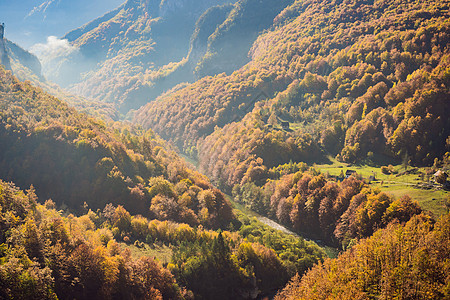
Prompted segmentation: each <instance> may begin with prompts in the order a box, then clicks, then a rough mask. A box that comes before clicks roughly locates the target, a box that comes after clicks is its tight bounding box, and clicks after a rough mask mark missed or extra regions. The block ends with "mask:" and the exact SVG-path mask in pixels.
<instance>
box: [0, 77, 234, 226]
mask: <svg viewBox="0 0 450 300" xmlns="http://www.w3.org/2000/svg"><path fill="white" fill-rule="evenodd" d="M0 111H1V114H0V178H4V179H5V180H10V181H13V182H15V183H16V184H18V185H19V186H21V187H28V186H30V185H31V184H33V185H34V186H35V187H36V193H37V195H38V196H39V197H42V198H43V199H49V198H51V199H53V201H55V202H56V203H57V204H58V205H63V206H64V205H65V206H68V207H69V208H70V209H73V210H75V211H79V210H80V209H82V207H83V203H86V205H89V207H92V208H93V209H102V208H103V207H105V205H106V204H108V203H112V204H114V205H119V204H120V205H123V206H124V207H126V208H127V209H128V210H129V211H130V212H132V213H134V214H137V213H139V214H141V215H144V216H149V217H158V218H161V219H170V220H176V221H180V222H186V223H188V224H192V225H198V224H203V225H204V226H208V227H212V228H218V227H224V226H228V225H229V223H230V222H234V220H235V218H234V216H233V214H232V211H231V207H230V204H229V202H228V201H227V200H226V199H225V196H224V195H223V194H222V193H221V192H220V191H219V190H217V189H215V188H213V186H212V185H211V184H210V183H209V181H208V180H207V179H206V178H205V177H204V176H203V175H201V174H199V173H198V172H195V171H192V170H190V169H189V168H188V167H187V166H186V165H185V163H184V162H183V161H182V160H181V158H179V157H178V156H177V155H176V154H175V153H174V152H173V151H172V150H170V147H168V146H166V145H165V143H164V142H163V141H162V140H160V139H159V138H158V137H157V136H155V135H154V134H153V133H152V132H151V131H147V132H136V134H134V133H133V132H134V130H133V128H130V127H127V126H121V125H119V124H116V125H115V126H114V125H113V123H111V127H112V128H111V129H107V126H106V124H105V123H104V122H103V121H99V120H96V119H93V118H92V117H89V116H87V115H85V114H80V113H78V112H77V111H76V110H75V109H74V108H71V107H69V106H68V105H67V104H66V103H64V102H62V101H60V100H58V99H56V98H54V97H53V96H50V95H49V94H47V93H45V92H43V91H42V90H41V89H40V88H35V87H33V86H32V85H31V84H30V82H20V81H19V80H18V79H17V78H16V77H14V76H12V75H11V73H10V72H7V71H4V69H3V68H1V69H0ZM108 127H109V126H108ZM165 149H167V150H165ZM181 199H184V200H185V201H182V200H181ZM187 199H189V201H187ZM178 201H180V202H178Z"/></svg>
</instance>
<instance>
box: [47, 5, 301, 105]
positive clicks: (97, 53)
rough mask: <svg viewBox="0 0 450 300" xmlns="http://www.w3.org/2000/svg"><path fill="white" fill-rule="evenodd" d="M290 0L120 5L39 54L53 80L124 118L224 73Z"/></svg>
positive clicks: (241, 60)
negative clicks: (177, 87) (168, 94)
mask: <svg viewBox="0 0 450 300" xmlns="http://www.w3.org/2000/svg"><path fill="white" fill-rule="evenodd" d="M292 3H293V0H283V1H273V0H264V1H260V0H239V1H235V0H205V1H201V2H199V1H192V0H169V1H156V0H152V1H131V0H129V1H127V2H125V3H124V4H123V5H122V6H120V7H119V8H117V9H116V10H114V11H112V12H110V13H108V14H106V15H104V16H103V17H100V18H98V19H96V20H94V21H92V22H90V23H88V24H86V25H84V26H83V27H81V28H78V29H75V30H73V31H72V32H69V33H68V34H67V35H66V36H65V37H64V38H63V39H67V40H68V42H69V43H70V44H68V45H66V46H65V47H64V48H62V49H60V50H61V51H59V52H55V51H50V52H49V53H44V55H43V56H42V60H43V65H44V73H45V75H46V76H47V77H48V78H49V79H50V80H52V81H55V82H57V83H58V84H60V85H62V86H65V87H68V88H70V91H72V92H74V93H76V94H78V95H82V96H84V97H86V98H88V99H92V100H96V101H102V102H111V103H114V104H115V105H117V107H118V109H120V111H121V112H122V113H124V114H126V113H127V112H128V111H129V110H130V109H137V108H139V107H140V106H141V105H144V104H146V103H147V102H150V101H152V100H154V99H155V98H156V97H157V96H159V95H160V94H161V93H163V92H165V91H167V90H169V89H171V88H172V87H174V86H175V85H177V84H179V83H182V82H194V81H195V80H196V79H198V78H201V77H204V76H205V75H215V74H219V73H222V72H226V73H228V74H230V73H232V72H233V71H235V70H236V69H238V68H240V67H242V66H243V65H244V64H246V63H247V62H248V61H249V56H248V53H249V50H250V48H251V45H252V44H253V42H254V41H255V40H256V38H257V37H258V35H259V34H260V33H261V32H262V31H264V30H267V29H269V28H271V26H272V25H273V20H274V18H275V17H276V16H277V15H278V14H279V13H280V11H282V10H283V9H284V8H285V7H286V6H288V5H290V4H292Z"/></svg>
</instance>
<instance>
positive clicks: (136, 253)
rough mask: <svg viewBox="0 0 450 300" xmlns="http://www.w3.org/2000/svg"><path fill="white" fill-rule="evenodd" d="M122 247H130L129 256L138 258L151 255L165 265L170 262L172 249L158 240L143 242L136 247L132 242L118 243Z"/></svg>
mask: <svg viewBox="0 0 450 300" xmlns="http://www.w3.org/2000/svg"><path fill="white" fill-rule="evenodd" d="M120 246H121V247H122V249H130V251H131V256H132V257H134V258H140V257H142V256H148V257H152V258H154V259H156V260H158V261H159V262H161V264H163V265H165V264H167V263H169V262H170V259H171V257H172V252H173V251H172V249H171V248H170V247H169V246H166V245H163V244H160V243H158V242H156V243H154V244H152V245H151V246H150V245H148V244H144V246H143V247H137V246H135V245H133V244H126V243H120Z"/></svg>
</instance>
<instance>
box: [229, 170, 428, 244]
mask: <svg viewBox="0 0 450 300" xmlns="http://www.w3.org/2000/svg"><path fill="white" fill-rule="evenodd" d="M233 196H234V197H235V200H236V201H239V202H241V203H244V204H245V205H246V206H248V207H249V208H251V209H253V210H255V211H257V212H259V213H261V214H263V215H266V216H269V217H271V218H272V219H275V220H277V221H278V222H280V223H281V224H284V225H286V226H288V227H290V228H293V229H295V230H296V231H297V232H302V233H304V234H306V235H309V236H312V237H315V238H317V239H321V240H323V241H325V242H326V243H328V244H330V245H334V246H339V245H342V246H343V248H344V249H345V248H346V247H347V246H348V245H351V244H353V243H354V239H360V238H364V237H369V236H371V235H372V234H373V232H374V231H375V230H376V229H378V228H383V227H385V226H386V225H387V224H389V223H390V222H393V221H396V222H406V221H408V220H409V219H410V218H411V217H412V216H414V215H417V214H420V213H421V212H422V209H421V208H420V207H419V205H418V204H417V203H416V202H415V201H412V200H411V198H410V197H409V196H404V197H402V198H399V199H393V198H392V197H390V196H389V195H387V194H385V193H382V192H380V191H379V190H376V189H370V188H369V187H368V186H367V185H366V184H365V183H364V182H363V181H361V180H358V179H356V178H355V177H353V176H351V177H349V178H346V179H343V181H342V182H336V181H334V180H330V179H326V178H325V176H324V175H323V174H321V173H319V172H317V171H315V170H314V169H312V170H311V171H310V172H303V173H302V172H301V171H299V172H297V173H294V174H289V175H284V176H282V177H281V178H280V179H279V180H275V181H269V182H268V183H266V184H265V185H264V186H263V187H258V186H257V185H255V184H254V183H253V182H251V183H246V184H244V185H242V186H240V185H236V186H235V187H234V188H233Z"/></svg>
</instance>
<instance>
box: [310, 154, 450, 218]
mask: <svg viewBox="0 0 450 300" xmlns="http://www.w3.org/2000/svg"><path fill="white" fill-rule="evenodd" d="M330 161H331V162H332V163H331V164H322V165H319V164H317V165H314V167H315V168H316V169H318V170H320V171H321V172H322V173H324V174H329V175H331V176H339V175H340V174H341V172H342V173H343V174H345V172H346V171H347V170H354V171H356V172H357V174H358V175H360V176H362V177H363V178H364V179H365V180H366V182H369V181H368V179H369V177H370V176H374V177H375V180H373V181H371V182H370V185H371V186H372V187H374V188H379V189H380V190H381V191H382V192H385V193H387V194H390V195H392V196H394V197H396V198H398V197H401V196H403V195H409V196H410V197H411V198H412V199H414V200H416V201H417V202H418V203H419V204H420V206H421V207H422V209H424V210H428V211H430V212H432V213H433V214H434V215H435V216H436V217H437V216H441V215H443V214H445V213H447V208H446V206H445V202H446V199H448V197H450V193H449V192H448V191H445V190H443V189H439V188H431V189H420V188H417V187H416V185H417V184H422V183H426V182H430V180H431V179H432V176H429V175H428V176H427V175H426V169H425V168H412V167H407V168H406V169H405V168H404V166H402V165H396V166H393V170H394V172H395V173H396V174H389V175H387V174H383V173H382V172H381V168H380V167H374V166H369V165H350V164H346V163H341V162H338V161H336V160H335V159H330ZM405 171H406V172H405Z"/></svg>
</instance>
